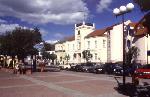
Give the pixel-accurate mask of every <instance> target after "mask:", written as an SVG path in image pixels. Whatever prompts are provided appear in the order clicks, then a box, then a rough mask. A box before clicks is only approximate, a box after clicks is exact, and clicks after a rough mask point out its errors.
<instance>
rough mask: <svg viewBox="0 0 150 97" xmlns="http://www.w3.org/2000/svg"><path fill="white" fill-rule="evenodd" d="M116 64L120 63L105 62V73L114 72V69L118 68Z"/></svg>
mask: <svg viewBox="0 0 150 97" xmlns="http://www.w3.org/2000/svg"><path fill="white" fill-rule="evenodd" d="M118 66H121V64H118V63H106V64H105V65H104V70H105V73H106V74H114V71H115V70H116V68H118Z"/></svg>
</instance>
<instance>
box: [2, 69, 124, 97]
mask: <svg viewBox="0 0 150 97" xmlns="http://www.w3.org/2000/svg"><path fill="white" fill-rule="evenodd" d="M97 76H98V75H94V76H92V77H91V74H76V73H74V74H68V72H42V73H41V72H37V73H33V74H32V75H15V74H13V73H12V72H11V70H10V71H8V72H6V71H5V70H0V94H1V97H126V96H124V95H121V94H119V93H117V91H116V90H115V89H114V87H115V86H116V82H115V81H114V80H113V79H111V78H110V80H108V79H109V78H101V77H97ZM107 80H108V81H107Z"/></svg>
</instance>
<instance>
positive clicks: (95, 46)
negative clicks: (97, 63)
mask: <svg viewBox="0 0 150 97" xmlns="http://www.w3.org/2000/svg"><path fill="white" fill-rule="evenodd" d="M95 48H97V41H96V40H95Z"/></svg>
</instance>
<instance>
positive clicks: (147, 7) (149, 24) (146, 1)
mask: <svg viewBox="0 0 150 97" xmlns="http://www.w3.org/2000/svg"><path fill="white" fill-rule="evenodd" d="M134 2H135V3H137V4H138V5H139V6H140V9H141V11H143V12H147V13H146V14H145V15H144V17H143V18H142V19H141V20H140V21H139V23H138V24H137V26H136V27H135V29H137V28H138V25H139V24H142V25H143V26H144V27H145V28H146V30H147V31H146V32H147V33H148V34H150V0H134Z"/></svg>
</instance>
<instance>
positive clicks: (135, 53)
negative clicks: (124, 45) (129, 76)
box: [126, 46, 140, 66]
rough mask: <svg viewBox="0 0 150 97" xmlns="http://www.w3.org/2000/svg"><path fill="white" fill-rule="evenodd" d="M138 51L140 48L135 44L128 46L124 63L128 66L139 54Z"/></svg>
mask: <svg viewBox="0 0 150 97" xmlns="http://www.w3.org/2000/svg"><path fill="white" fill-rule="evenodd" d="M139 51H140V50H139V49H138V48H137V47H135V46H133V47H131V48H129V51H128V52H127V53H126V64H127V65H128V66H130V65H131V64H132V62H134V61H135V60H136V58H137V57H138V56H139Z"/></svg>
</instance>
